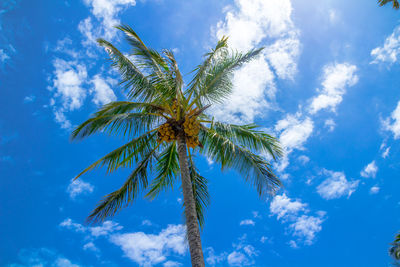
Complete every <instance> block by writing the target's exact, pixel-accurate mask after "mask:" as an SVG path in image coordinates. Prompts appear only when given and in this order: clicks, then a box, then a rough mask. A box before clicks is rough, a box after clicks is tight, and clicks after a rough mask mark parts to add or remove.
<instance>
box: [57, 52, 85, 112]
mask: <svg viewBox="0 0 400 267" xmlns="http://www.w3.org/2000/svg"><path fill="white" fill-rule="evenodd" d="M53 66H54V68H55V70H54V76H55V77H54V79H53V87H52V88H49V89H50V90H54V89H55V90H56V92H55V94H54V97H56V98H60V99H61V101H62V106H63V108H64V109H65V110H75V109H78V108H80V107H81V106H82V104H83V101H84V100H85V98H86V91H85V90H84V89H83V88H82V85H83V83H84V82H85V81H86V79H87V71H86V67H85V65H83V64H78V63H77V62H75V61H65V60H62V59H59V58H56V59H55V60H54V61H53Z"/></svg>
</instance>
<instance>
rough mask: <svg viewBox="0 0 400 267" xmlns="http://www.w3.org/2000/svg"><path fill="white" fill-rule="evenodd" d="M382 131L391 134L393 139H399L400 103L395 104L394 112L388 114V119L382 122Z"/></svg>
mask: <svg viewBox="0 0 400 267" xmlns="http://www.w3.org/2000/svg"><path fill="white" fill-rule="evenodd" d="M382 126H383V129H384V130H387V131H390V132H392V133H393V136H394V139H399V137H400V101H399V102H398V103H397V106H396V108H395V110H394V111H393V112H392V114H390V117H388V118H386V119H385V120H383V121H382Z"/></svg>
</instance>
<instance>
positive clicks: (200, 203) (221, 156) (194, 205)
mask: <svg viewBox="0 0 400 267" xmlns="http://www.w3.org/2000/svg"><path fill="white" fill-rule="evenodd" d="M117 29H119V30H121V31H123V33H124V34H125V37H126V40H127V41H128V43H129V44H130V46H131V52H130V54H129V55H124V54H123V53H121V52H120V51H119V50H118V49H117V48H115V47H114V46H113V45H112V44H111V43H109V42H107V41H106V40H103V39H98V43H99V44H100V45H101V46H103V47H104V48H105V49H106V51H107V52H108V54H109V56H110V59H111V61H112V66H113V67H115V68H117V69H118V70H119V72H120V74H121V78H122V81H121V84H122V85H124V89H125V91H126V93H127V99H128V100H127V101H116V102H111V103H109V104H107V105H104V106H103V107H101V108H100V109H99V110H98V111H97V112H95V113H94V114H92V116H91V118H90V119H88V120H87V121H85V122H84V123H82V124H81V125H80V126H78V127H77V128H76V129H75V130H74V131H73V133H72V135H71V138H72V139H81V138H85V137H88V136H90V135H92V134H94V133H98V132H101V133H106V134H110V135H119V136H121V137H123V138H125V139H128V142H127V143H126V144H125V145H123V146H121V147H119V148H117V149H115V150H114V151H112V152H110V153H109V154H107V155H106V156H104V157H102V158H100V159H99V160H98V161H96V162H94V163H93V164H92V165H90V166H89V167H87V168H86V169H85V170H83V171H82V172H81V173H80V174H79V175H78V176H77V177H76V178H78V177H80V176H81V175H82V174H84V173H86V172H87V171H90V170H92V169H94V168H96V167H102V166H107V171H108V172H113V171H115V170H117V169H119V168H131V167H133V166H135V167H134V168H133V171H132V173H131V174H130V175H129V177H128V178H127V180H126V182H125V183H124V184H123V185H122V186H121V188H119V189H118V190H116V191H114V192H112V193H110V194H108V195H106V196H104V198H103V199H102V200H101V201H100V202H99V203H98V205H97V207H96V208H95V209H94V210H93V211H92V212H91V214H90V215H89V217H88V222H92V223H96V222H101V221H103V220H105V219H106V218H107V217H110V216H113V215H114V214H115V213H117V212H118V211H119V210H120V209H121V208H123V207H126V206H128V205H129V204H131V203H132V202H133V200H134V199H135V198H136V197H137V195H138V194H139V191H145V192H146V195H145V196H146V197H149V198H151V199H153V198H155V197H156V196H157V195H158V194H159V193H160V192H161V191H163V190H166V189H169V188H172V187H173V185H174V184H175V183H176V182H177V178H178V177H180V178H181V185H182V192H183V199H184V213H185V219H186V229H187V238H188V243H189V250H190V255H191V261H192V265H193V266H196V267H197V266H204V259H203V252H202V248H201V240H200V228H201V227H203V224H204V210H205V208H206V206H207V205H208V204H209V194H208V190H207V180H206V179H205V178H204V177H203V176H201V175H200V173H199V171H198V169H197V168H196V166H195V164H194V158H193V157H194V155H195V154H197V153H200V154H203V155H204V156H206V157H208V158H210V159H212V160H213V161H214V162H216V163H219V164H221V167H222V169H226V168H233V169H236V170H237V171H238V172H239V173H240V174H242V175H243V177H244V178H245V180H246V181H247V182H249V183H250V184H251V185H253V186H254V187H255V188H256V190H257V193H258V195H259V196H260V197H264V196H267V195H268V194H271V193H274V192H275V191H276V190H277V189H278V188H279V187H280V186H281V182H280V181H279V179H278V178H277V177H276V175H275V174H274V173H273V170H272V168H271V164H270V163H269V162H268V161H266V160H265V158H264V157H262V156H260V155H258V153H263V154H264V155H269V156H270V157H271V158H272V159H274V160H276V159H277V158H278V157H279V156H281V154H282V150H281V148H280V145H279V143H278V141H277V139H276V138H274V137H272V136H270V135H268V134H266V133H264V132H263V131H261V130H260V129H259V127H258V126H256V125H254V124H248V125H234V124H228V123H222V122H216V121H214V119H213V118H210V116H209V115H207V112H206V111H207V109H208V108H209V107H210V106H211V105H213V104H218V103H221V102H222V101H223V100H225V99H226V98H227V96H229V94H230V93H231V91H232V81H231V78H232V73H233V71H234V70H235V69H237V68H238V67H240V66H242V65H243V64H245V63H246V62H249V61H250V60H252V59H253V58H255V57H257V55H259V54H260V52H261V51H262V49H254V50H251V51H249V52H247V53H238V52H234V51H231V50H229V49H228V47H227V38H225V37H223V38H222V39H221V40H220V41H219V42H218V43H217V45H216V47H215V48H214V49H212V50H211V51H210V52H209V53H208V54H206V55H205V60H204V62H203V63H202V64H201V65H199V66H198V67H197V68H195V70H194V71H193V76H192V80H191V82H190V83H189V84H187V85H185V83H184V81H183V77H182V75H181V73H180V71H179V69H178V65H177V62H176V60H175V58H174V55H173V53H172V52H171V51H169V50H163V51H162V53H159V52H157V51H156V50H153V49H151V48H148V47H147V46H146V45H145V44H144V43H143V41H142V40H141V39H140V38H139V36H138V35H137V34H136V33H135V32H134V31H133V30H132V29H131V28H130V27H128V26H118V27H117ZM150 176H152V177H154V178H153V179H152V180H151V181H149V177H150Z"/></svg>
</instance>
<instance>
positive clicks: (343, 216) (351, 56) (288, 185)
mask: <svg viewBox="0 0 400 267" xmlns="http://www.w3.org/2000/svg"><path fill="white" fill-rule="evenodd" d="M399 19H400V13H399V12H396V11H394V10H392V9H391V8H390V7H389V6H387V7H384V8H379V7H378V6H377V4H376V1H362V0H354V1H345V0H336V1H333V0H331V1H329V0H326V1H317V0H309V1H303V0H251V1H250V0H236V1H228V0H221V1H200V0H195V1H178V0H171V1H169V0H143V1H140V0H137V1H135V0H76V1H68V0H57V1H23V0H20V1H18V0H11V1H7V0H5V1H1V3H0V111H1V112H0V114H1V116H0V203H1V205H0V239H1V242H0V265H1V266H60V267H65V266H74V267H76V266H166V267H171V266H189V265H190V257H189V255H188V249H187V244H186V243H185V229H184V227H183V225H182V223H183V216H182V209H181V206H182V201H181V198H182V196H181V193H180V191H179V187H176V188H175V189H174V191H170V192H166V193H162V194H161V195H160V196H159V197H158V198H157V199H156V200H154V201H149V200H147V199H138V200H137V201H136V202H135V203H134V204H133V205H132V206H131V207H129V208H127V209H124V210H123V211H121V212H120V213H119V214H118V215H117V216H116V217H115V218H113V219H112V220H109V221H107V222H105V223H104V224H101V225H94V226H93V225H86V224H85V223H84V221H85V218H86V216H87V215H88V213H89V212H90V210H91V209H92V208H93V207H94V206H95V204H96V203H97V201H98V200H100V199H101V197H102V196H104V195H105V194H107V193H109V192H111V191H112V190H115V188H118V187H119V185H121V183H122V182H123V181H124V178H125V177H126V174H127V171H125V170H123V171H119V172H117V173H114V174H112V175H107V174H106V173H105V171H104V170H96V171H94V172H91V173H89V174H87V175H85V176H84V177H83V178H82V179H80V180H78V181H76V182H72V181H71V179H72V178H73V177H74V176H75V175H77V174H78V172H79V171H80V170H82V169H83V168H84V167H86V166H88V165H89V164H90V163H92V162H93V161H94V160H96V159H97V158H99V157H101V156H102V155H104V154H106V153H107V152H109V151H110V150H111V149H112V148H115V147H117V146H118V145H119V144H121V142H122V140H119V139H118V138H111V137H107V136H100V135H99V136H95V137H92V138H89V139H87V140H85V141H82V142H70V141H69V134H70V132H71V128H73V127H74V126H75V125H77V124H79V123H80V122H82V121H83V120H85V119H86V118H87V117H88V115H89V114H90V113H91V112H93V111H94V110H96V108H97V107H98V106H99V105H102V104H105V103H108V102H110V101H113V100H117V99H119V100H120V99H124V96H123V94H122V93H121V90H120V88H119V87H118V74H117V73H116V72H115V71H113V70H111V69H110V67H109V62H108V61H107V54H106V53H105V51H104V50H103V49H101V48H99V47H98V46H97V45H96V44H95V42H94V41H95V39H96V38H98V37H103V38H105V39H107V40H110V41H112V42H113V43H115V44H117V46H118V47H119V48H121V50H123V51H124V52H127V45H126V43H124V42H123V38H122V36H121V34H120V33H118V32H117V31H116V30H115V29H114V28H113V27H112V26H114V25H116V24H119V23H124V24H128V25H130V26H132V27H133V28H134V29H135V31H137V32H138V33H139V35H140V36H141V37H142V39H143V40H145V41H146V43H147V44H148V45H150V46H152V47H154V48H156V49H162V48H170V49H173V50H174V52H175V53H176V57H177V59H178V62H179V65H180V68H181V69H182V70H183V72H184V73H189V72H190V71H191V70H192V69H193V68H194V67H195V66H196V65H197V64H199V62H201V59H202V55H203V54H204V53H206V52H207V51H208V49H209V48H210V47H212V46H213V45H215V43H216V41H217V40H218V38H220V37H221V36H222V35H228V36H229V37H230V39H229V44H230V46H231V47H232V48H234V49H236V50H239V51H245V50H248V49H251V48H254V47H260V46H264V47H265V50H264V52H263V54H262V56H261V57H260V58H258V59H257V60H255V61H253V62H251V63H249V64H248V65H246V66H244V67H243V68H242V69H240V70H238V71H237V72H236V73H235V75H234V85H235V86H234V92H233V94H232V96H231V98H230V99H229V100H227V102H226V103H225V104H224V105H221V106H215V107H213V108H212V110H211V111H210V112H211V113H212V115H214V116H215V117H216V118H218V119H220V120H223V121H229V122H235V123H249V122H256V123H257V124H259V125H261V126H262V127H263V128H264V129H265V130H266V131H267V132H269V133H271V134H274V135H276V136H277V137H279V139H280V141H281V142H282V144H283V145H284V147H285V152H286V156H285V157H284V158H282V159H281V160H280V161H279V162H276V163H275V164H274V167H275V170H276V172H277V173H278V174H279V177H280V178H281V179H282V181H283V183H284V188H283V189H282V190H281V191H279V192H278V194H277V195H276V196H275V197H274V198H271V199H269V200H268V201H263V200H260V199H259V198H258V197H257V194H256V192H255V190H253V189H252V188H251V187H250V186H249V185H248V184H246V183H245V182H244V181H243V179H241V177H240V176H238V175H237V174H236V173H235V172H233V171H225V172H223V173H221V171H220V167H219V166H218V164H214V163H213V162H210V161H209V160H207V159H206V158H203V157H201V156H199V157H198V158H197V164H198V167H199V169H200V170H201V173H202V174H203V175H204V176H205V177H207V178H208V179H209V190H210V194H211V205H210V206H209V208H208V210H207V213H206V224H205V228H204V230H203V232H202V242H203V249H204V255H205V258H206V261H207V264H208V266H268V267H273V266H290V267H295V266H307V267H312V266H326V267H329V266H332V267H337V266H389V264H390V262H391V259H390V258H389V256H388V255H387V249H388V247H389V243H390V242H391V241H392V239H393V236H394V235H395V234H396V232H397V231H398V230H400V226H399V225H400V216H399V211H400V199H399V196H398V190H397V189H398V188H399V186H400V175H399V169H400V164H399V160H400V155H399V153H398V152H399V150H400V144H399V139H400V93H399V90H398V84H399V83H400V77H399V75H397V74H398V72H399V70H400V68H399V64H398V63H399V62H398V61H399V57H400V28H399V27H398V26H399ZM189 77H190V76H189V75H187V76H186V79H187V80H188V79H189Z"/></svg>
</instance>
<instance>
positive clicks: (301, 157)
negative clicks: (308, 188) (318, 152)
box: [297, 155, 310, 165]
mask: <svg viewBox="0 0 400 267" xmlns="http://www.w3.org/2000/svg"><path fill="white" fill-rule="evenodd" d="M297 160H298V161H300V163H301V164H303V165H305V164H307V163H308V162H310V158H309V157H307V156H306V155H301V156H300V157H298V158H297Z"/></svg>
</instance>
